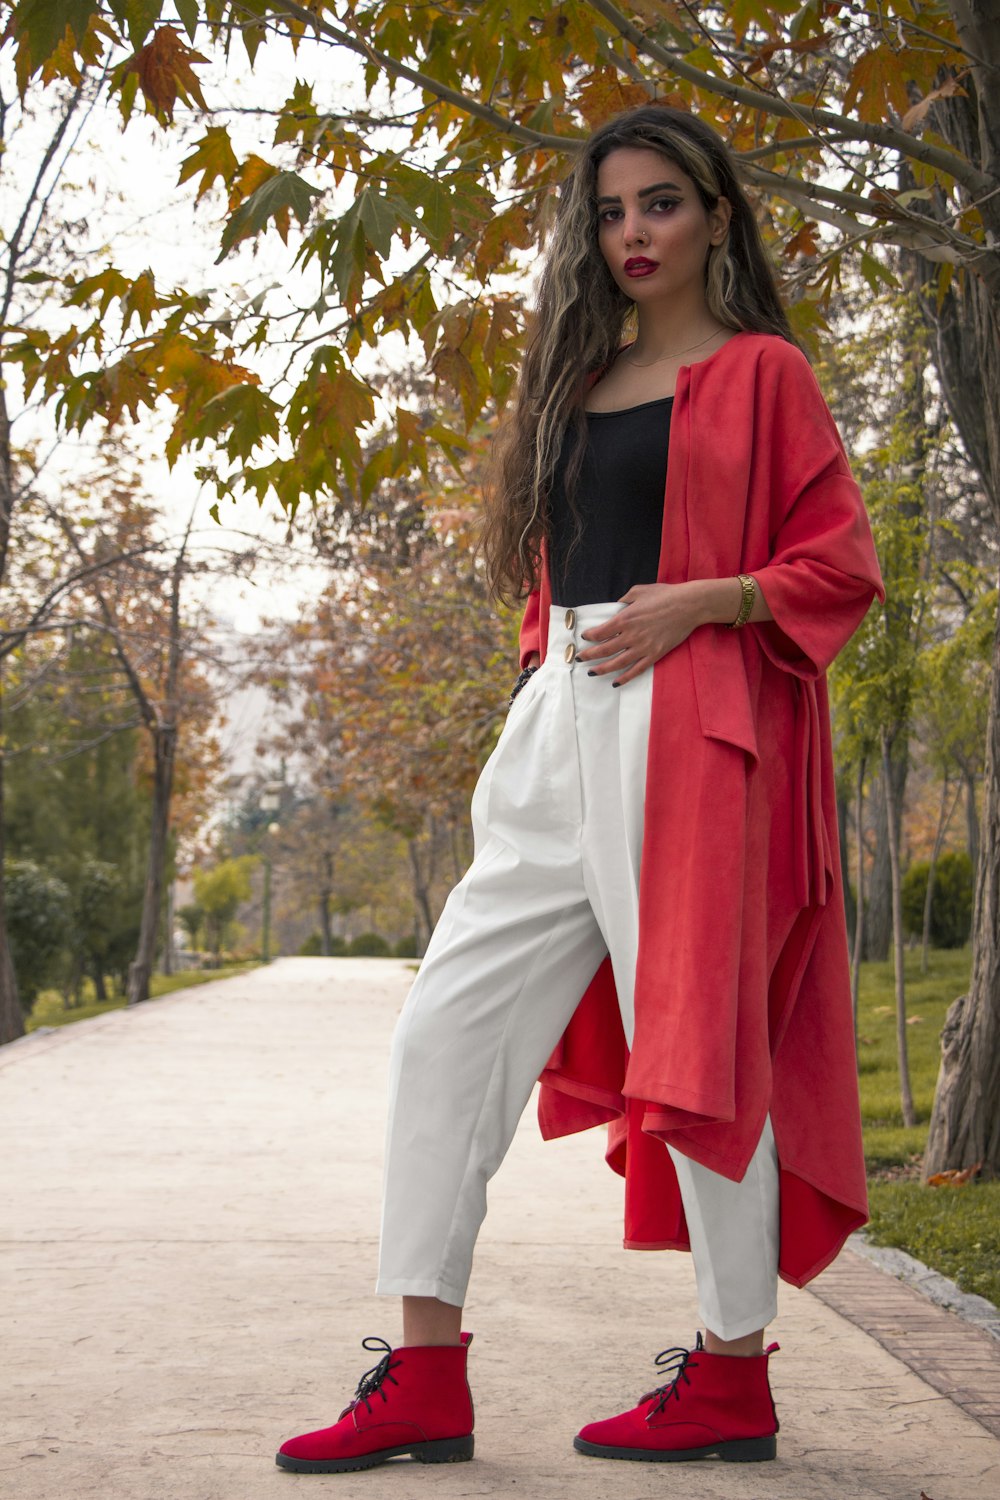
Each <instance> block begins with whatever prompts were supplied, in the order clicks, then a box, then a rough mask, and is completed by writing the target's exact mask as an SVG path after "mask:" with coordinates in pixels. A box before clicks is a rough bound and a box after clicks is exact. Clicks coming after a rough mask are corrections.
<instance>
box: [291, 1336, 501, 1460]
mask: <svg viewBox="0 0 1000 1500" xmlns="http://www.w3.org/2000/svg"><path fill="white" fill-rule="evenodd" d="M471 1343H472V1334H471V1333H463V1334H462V1342H461V1344H441V1345H429V1346H427V1347H425V1348H406V1347H404V1348H402V1349H392V1348H390V1346H389V1345H388V1344H387V1343H386V1341H385V1339H375V1338H369V1339H363V1340H362V1347H363V1348H365V1349H370V1350H372V1351H373V1352H374V1351H375V1350H380V1351H381V1350H384V1351H385V1352H384V1353H383V1354H382V1358H381V1359H380V1360H379V1362H378V1364H377V1365H375V1366H374V1367H373V1368H372V1369H370V1370H367V1371H366V1372H365V1374H364V1375H362V1377H361V1380H360V1381H359V1383H358V1389H357V1391H356V1393H355V1396H354V1400H353V1401H352V1402H351V1404H350V1406H348V1407H346V1408H345V1410H344V1411H342V1412H341V1414H340V1420H339V1421H337V1422H335V1423H334V1425H333V1426H332V1427H323V1428H322V1429H321V1430H320V1431H318V1432H306V1433H304V1434H303V1435H302V1436H301V1437H295V1438H289V1440H288V1442H287V1443H282V1445H281V1448H280V1450H279V1452H278V1453H277V1455H276V1456H275V1463H277V1464H278V1465H279V1466H280V1467H281V1468H282V1469H295V1470H296V1471H297V1472H298V1473H300V1474H341V1473H345V1472H348V1471H350V1470H352V1469H371V1468H374V1466H375V1465H376V1464H381V1463H384V1462H385V1460H386V1459H387V1458H397V1457H399V1455H400V1454H403V1453H408V1454H409V1455H410V1457H411V1458H417V1459H419V1460H420V1462H421V1463H423V1464H448V1463H460V1462H461V1461H462V1460H463V1459H467V1458H471V1457H472V1451H473V1438H472V1420H473V1418H472V1394H471V1392H470V1390H469V1383H468V1381H467V1380H466V1378H465V1366H466V1357H467V1354H468V1349H469V1345H470V1344H471Z"/></svg>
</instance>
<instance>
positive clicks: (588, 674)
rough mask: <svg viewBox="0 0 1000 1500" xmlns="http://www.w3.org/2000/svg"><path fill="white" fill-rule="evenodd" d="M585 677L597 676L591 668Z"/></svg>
mask: <svg viewBox="0 0 1000 1500" xmlns="http://www.w3.org/2000/svg"><path fill="white" fill-rule="evenodd" d="M587 676H588V677H596V676H597V673H596V672H595V671H594V669H593V667H591V668H590V670H589V671H588V673H587Z"/></svg>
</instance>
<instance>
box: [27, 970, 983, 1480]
mask: <svg viewBox="0 0 1000 1500" xmlns="http://www.w3.org/2000/svg"><path fill="white" fill-rule="evenodd" d="M409 978H410V974H409V970H408V966H407V965H406V964H405V963H402V962H399V961H395V960H384V961H383V960H375V959H369V960H362V959H357V960H349V959H327V960H324V959H285V960H281V961H279V962H278V963H276V964H274V965H273V966H272V967H271V968H270V969H267V970H258V971H256V972H254V973H252V974H249V975H245V976H241V977H238V978H235V979H229V980H226V981H223V982H220V983H218V984H213V985H209V986H206V987H204V988H202V989H195V990H189V991H187V992H183V993H181V994H178V995H175V996H172V997H170V998H167V999H163V1000H157V1001H155V1002H153V1003H151V1004H149V1005H146V1006H141V1007H138V1008H137V1009H135V1010H132V1011H127V1012H126V1011H118V1012H114V1013H112V1014H110V1015H107V1016H103V1017H100V1018H99V1019H98V1020H95V1021H89V1022H81V1023H79V1024H78V1025H76V1026H70V1027H67V1028H65V1029H64V1030H60V1031H57V1032H53V1033H50V1034H48V1035H44V1036H40V1037H38V1036H36V1037H31V1038H28V1039H26V1040H25V1041H24V1042H18V1043H15V1044H14V1045H13V1046H11V1047H8V1048H4V1049H2V1050H0V1130H2V1138H3V1140H4V1180H3V1183H2V1185H0V1186H2V1195H0V1204H2V1208H0V1213H2V1216H3V1222H2V1224H0V1235H2V1240H0V1266H2V1276H3V1286H2V1291H0V1307H2V1310H3V1324H2V1337H0V1369H2V1370H3V1376H2V1380H3V1387H4V1394H3V1400H2V1403H0V1412H2V1426H3V1431H2V1434H0V1494H2V1495H3V1496H4V1497H8V1496H9V1497H11V1500H13V1497H17V1500H84V1497H90V1496H93V1497H99V1500H119V1497H120V1500H175V1497H178V1500H179V1497H182V1496H183V1497H184V1500H264V1497H268V1500H270V1497H272V1496H280V1497H283V1500H288V1496H289V1495H291V1493H292V1492H293V1491H295V1492H296V1493H300V1492H301V1489H302V1487H303V1486H304V1488H305V1489H306V1490H309V1492H310V1493H314V1492H315V1493H319V1492H322V1493H323V1494H333V1493H334V1492H336V1493H337V1494H339V1495H343V1496H347V1495H350V1496H351V1497H352V1500H356V1497H358V1496H366V1497H371V1500H381V1497H383V1496H385V1497H392V1500H415V1497H421V1500H423V1497H430V1496H432V1495H433V1496H434V1500H439V1497H440V1500H449V1497H457V1496H479V1495H490V1496H493V1495H504V1494H507V1495H511V1496H518V1495H520V1496H523V1497H527V1500H550V1497H552V1500H554V1497H556V1496H558V1497H559V1500H565V1497H566V1496H572V1497H573V1500H585V1497H588V1496H593V1497H598V1496H599V1497H601V1500H612V1497H613V1500H645V1497H654V1496H655V1497H661V1496H677V1497H685V1500H688V1497H691V1496H698V1497H704V1500H920V1497H921V1493H923V1495H924V1496H926V1497H928V1500H996V1497H997V1496H998V1495H1000V1440H998V1437H997V1436H996V1435H995V1434H994V1432H991V1431H990V1430H988V1426H987V1425H983V1424H984V1423H987V1424H989V1423H991V1422H993V1423H996V1422H997V1420H998V1419H1000V1402H998V1400H997V1399H996V1398H997V1396H998V1395H1000V1353H998V1350H997V1347H996V1345H995V1344H994V1342H993V1341H991V1340H990V1339H989V1338H988V1337H987V1336H986V1335H984V1334H982V1333H978V1332H976V1331H975V1330H967V1329H966V1328H965V1325H963V1324H961V1323H960V1322H959V1321H958V1320H957V1319H955V1318H954V1317H953V1316H952V1315H951V1314H949V1313H945V1312H941V1311H940V1310H938V1309H930V1311H931V1312H932V1313H933V1314H934V1315H935V1317H936V1318H937V1319H938V1320H943V1322H941V1321H936V1322H934V1323H933V1326H931V1327H930V1329H929V1331H928V1326H926V1325H920V1318H919V1316H917V1315H918V1314H922V1313H923V1312H926V1311H927V1307H926V1305H925V1304H924V1302H923V1299H921V1298H919V1296H917V1294H916V1293H913V1292H912V1291H909V1290H908V1289H906V1288H902V1287H898V1286H897V1284H896V1283H895V1282H893V1281H891V1280H890V1279H888V1278H884V1279H883V1278H882V1273H880V1272H878V1271H877V1270H875V1269H874V1268H872V1267H870V1266H867V1265H864V1264H863V1263H861V1262H860V1261H859V1260H857V1258H852V1259H850V1260H849V1259H847V1258H842V1259H841V1261H840V1262H839V1263H838V1266H839V1269H838V1268H836V1267H835V1268H833V1269H832V1270H831V1271H830V1272H829V1273H827V1276H826V1277H823V1278H820V1280H819V1281H818V1282H817V1283H816V1287H817V1290H818V1291H819V1292H820V1293H821V1294H822V1297H821V1296H820V1295H816V1296H814V1295H811V1294H810V1293H809V1292H797V1291H794V1290H792V1289H789V1288H785V1287H783V1288H782V1300H781V1312H780V1317H779V1322H778V1324H777V1326H776V1329H775V1334H776V1336H777V1337H778V1338H779V1339H780V1340H781V1342H782V1344H783V1349H782V1352H781V1353H780V1354H779V1355H777V1356H776V1357H775V1359H774V1360H773V1361H772V1372H773V1377H774V1386H775V1393H776V1398H777V1402H778V1406H779V1410H780V1412H781V1417H782V1431H781V1437H780V1439H779V1458H778V1460H777V1461H776V1462H775V1463H770V1464H760V1465H756V1464H748V1465H735V1464H720V1463H718V1462H709V1463H703V1464H700V1465H698V1466H697V1467H693V1466H691V1465H682V1466H679V1467H673V1466H671V1468H669V1469H667V1468H664V1467H663V1466H659V1465H645V1464H616V1463H606V1462H601V1461H598V1460H595V1459H588V1458H584V1457H582V1456H580V1455H578V1454H575V1453H574V1452H573V1450H572V1448H571V1445H570V1439H571V1438H572V1435H573V1433H574V1432H575V1431H576V1429H577V1427H578V1426H579V1425H580V1424H581V1423H582V1422H584V1421H586V1420H589V1419H592V1418H594V1417H597V1416H599V1415H606V1414H607V1415H609V1414H611V1413H612V1412H613V1411H615V1410H616V1409H618V1408H619V1407H620V1406H623V1405H626V1404H630V1403H631V1401H632V1400H634V1399H635V1398H637V1397H638V1396H639V1395H640V1394H641V1392H642V1391H643V1390H644V1389H646V1388H647V1387H648V1386H649V1385H650V1384H651V1383H652V1359H653V1356H654V1355H655V1354H656V1353H657V1351H658V1350H659V1349H661V1348H662V1347H664V1346H667V1345H672V1344H678V1343H682V1342H685V1343H686V1342H689V1341H690V1339H691V1337H692V1335H693V1333H694V1330H695V1328H696V1326H697V1321H698V1320H697V1314H696V1310H695V1301H694V1297H693V1294H692V1282H691V1272H690V1263H689V1260H688V1257H687V1256H682V1255H672V1254H665V1255H655V1256H654V1255H635V1254H629V1253H625V1252H623V1251H622V1250H621V1249H620V1248H619V1243H620V1207H621V1205H620V1188H619V1184H618V1181H617V1179H616V1178H614V1177H613V1175H612V1174H611V1173H610V1172H608V1171H607V1169H606V1168H605V1167H604V1166H603V1163H602V1160H601V1149H600V1147H601V1142H600V1141H599V1140H598V1139H597V1137H596V1136H594V1135H591V1136H589V1137H588V1136H582V1137H579V1138H577V1139H575V1140H570V1141H566V1142H561V1143H558V1144H554V1145H543V1144H542V1142H541V1141H540V1139H539V1138H538V1135H537V1129H536V1126H535V1124H534V1121H533V1119H532V1118H531V1115H530V1113H529V1115H528V1116H526V1118H525V1120H524V1121H523V1123H522V1127H521V1130H520V1133H519V1135H518V1138H517V1141H516V1142H515V1145H514V1148H513V1150H512V1153H511V1157H510V1159H509V1160H508V1162H507V1163H506V1165H505V1168H504V1170H503V1171H502V1172H501V1173H500V1175H499V1177H498V1178H497V1180H496V1183H495V1185H494V1190H493V1194H492V1208H491V1214H490V1218H489V1221H488V1224H487V1230H486V1233H485V1235H484V1238H483V1240H482V1242H481V1250H480V1255H479V1258H478V1261H477V1270H476V1275H475V1278H474V1281H473V1287H472V1292H471V1296H470V1302H469V1313H468V1321H469V1324H470V1325H471V1326H472V1327H473V1328H475V1329H477V1330H479V1333H478V1337H477V1340H476V1344H475V1346H474V1348H473V1351H472V1355H471V1373H472V1380H473V1386H474V1390H475V1394H476V1400H477V1405H478V1412H479V1420H478V1423H477V1430H476V1443H477V1453H478V1456H477V1459H476V1461H475V1462H474V1463H472V1464H459V1465H455V1466H453V1467H452V1466H448V1467H435V1468H424V1467H423V1466H422V1465H418V1464H413V1463H409V1462H398V1463H395V1464H393V1465H391V1466H389V1467H388V1468H383V1469H376V1470H372V1471H370V1472H368V1473H366V1474H360V1475H344V1476H340V1475H329V1476H318V1475H317V1476H302V1475H292V1474H288V1473H285V1472H283V1471H280V1470H278V1469H277V1468H275V1466H274V1463H273V1452H274V1450H275V1448H276V1447H277V1445H278V1443H279V1442H280V1441H281V1440H282V1439H283V1438H284V1437H286V1436H289V1435H290V1434H292V1433H294V1432H298V1431H303V1430H305V1429H306V1428H308V1427H312V1426H319V1425H324V1424H325V1423H327V1422H329V1421H332V1420H333V1419H334V1417H335V1416H336V1414H337V1412H338V1411H339V1410H340V1407H341V1406H342V1405H343V1404H344V1403H345V1401H346V1400H347V1398H348V1397H349V1396H350V1395H351V1394H352V1392H353V1389H354V1385H355V1383H356V1381H357V1379H358V1377H359V1375H360V1373H361V1371H362V1370H363V1369H364V1368H365V1366H366V1365H367V1364H370V1363H372V1362H373V1361H372V1360H371V1359H368V1358H366V1356H365V1355H363V1354H362V1353H361V1351H360V1349H359V1347H358V1346H359V1341H360V1339H361V1338H362V1336H363V1335H365V1334H368V1333H383V1334H384V1335H385V1336H386V1337H387V1338H389V1339H393V1340H394V1339H396V1338H397V1337H398V1332H399V1330H398V1326H397V1323H396V1316H397V1314H396V1308H395V1306H394V1305H393V1304H392V1303H391V1302H387V1301H384V1300H382V1299H376V1298H375V1297H374V1296H373V1295H372V1293H371V1285H372V1281H373V1276H374V1269H375V1246H376V1242H375V1234H376V1229H377V1223H378V1193H379V1159H380V1155H381V1145H382V1139H381V1137H382V1109H383V1103H382V1101H383V1084H384V1078H385V1063H386V1052H387V1042H388V1037H389V1033H390V1031H391V1028H392V1024H393V1021H394V1018H395V1015H396V1013H397V1011H398V1008H399V1006H400V1004H401V1002H402V999H403V997H404V995H405V993H406V989H407V986H408V983H409ZM852 1277H853V1282H852ZM871 1277H875V1278H878V1279H877V1280H876V1281H875V1282H874V1283H872V1282H871V1279H870V1278H871ZM859 1278H860V1279H859ZM866 1278H867V1279H866ZM824 1287H826V1288H827V1291H826V1292H824V1290H823V1289H824ZM873 1287H874V1291H873ZM880 1292H882V1293H883V1294H884V1295H883V1296H879V1293H880ZM900 1295H902V1298H903V1300H902V1301H900V1300H899V1297H900ZM866 1297H867V1298H869V1308H868V1310H867V1311H866V1309H865V1306H864V1303H865V1298H866ZM872 1297H874V1298H875V1301H874V1303H872V1302H871V1298H872ZM824 1299H825V1300H824ZM907 1299H910V1300H907ZM886 1309H888V1311H886ZM880 1311H881V1314H882V1315H883V1316H882V1321H883V1323H887V1324H888V1328H889V1334H891V1335H892V1338H894V1339H895V1345H894V1346H893V1347H891V1348H886V1347H883V1343H882V1342H879V1338H878V1337H873V1336H872V1335H871V1334H870V1333H869V1332H867V1331H866V1326H868V1325H871V1324H872V1322H873V1318H874V1314H875V1313H879V1312H880ZM852 1320H853V1321H852ZM874 1320H875V1321H877V1318H875V1319H874ZM859 1324H860V1325H861V1326H859ZM911 1326H912V1327H913V1328H914V1329H915V1336H914V1339H913V1340H912V1341H910V1342H908V1340H907V1335H908V1330H909V1329H910V1328H911ZM875 1332H876V1334H879V1337H882V1338H883V1341H884V1342H891V1340H889V1338H888V1337H887V1335H886V1331H885V1329H883V1330H882V1332H881V1333H879V1329H878V1328H876V1329H875ZM969 1338H972V1339H973V1340H974V1341H979V1342H977V1343H974V1344H973V1345H972V1346H971V1347H972V1350H973V1354H974V1355H975V1358H974V1359H973V1358H972V1357H971V1356H968V1357H966V1356H962V1358H963V1359H964V1365H963V1370H964V1373H962V1374H961V1375H960V1376H959V1377H956V1376H955V1375H954V1371H951V1372H950V1366H949V1357H948V1351H950V1350H956V1349H957V1350H961V1349H963V1348H964V1349H966V1350H968V1348H969V1347H970V1346H969V1345H968V1339H969ZM924 1361H926V1363H927V1365H928V1366H931V1365H933V1367H934V1369H933V1372H932V1373H934V1375H935V1386H936V1387H937V1388H935V1386H932V1385H930V1384H928V1383H927V1382H926V1381H925V1380H924V1379H922V1378H921V1376H920V1374H918V1373H917V1370H918V1369H920V1368H921V1367H922V1362H924ZM942 1362H943V1363H942ZM949 1381H950V1382H951V1383H952V1384H953V1385H954V1387H955V1390H954V1394H955V1395H956V1396H957V1398H958V1400H960V1401H964V1402H965V1405H966V1407H967V1410H963V1409H962V1407H961V1406H960V1405H959V1404H956V1401H954V1400H952V1399H950V1398H949V1396H948V1395H946V1394H943V1393H942V1390H941V1387H942V1385H943V1386H944V1387H945V1388H947V1387H948V1384H949ZM973 1410H976V1415H975V1416H974V1415H971V1414H970V1412H972V1411H973ZM998 1430H1000V1429H998Z"/></svg>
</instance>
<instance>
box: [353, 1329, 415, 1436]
mask: <svg viewBox="0 0 1000 1500" xmlns="http://www.w3.org/2000/svg"><path fill="white" fill-rule="evenodd" d="M361 1347H362V1349H367V1350H368V1352H369V1354H374V1353H375V1351H376V1349H381V1350H383V1351H384V1352H383V1354H382V1358H381V1359H380V1360H379V1362H378V1364H377V1365H372V1367H371V1369H370V1370H366V1371H365V1373H364V1374H363V1375H362V1377H361V1379H360V1380H359V1381H358V1388H357V1390H356V1391H355V1392H354V1399H353V1400H352V1401H351V1403H350V1405H349V1406H346V1407H345V1408H344V1410H343V1411H342V1412H341V1416H342V1417H346V1415H347V1413H348V1412H349V1411H353V1410H354V1408H355V1407H356V1406H357V1405H358V1403H359V1402H360V1401H363V1402H364V1403H365V1409H366V1410H367V1411H368V1412H369V1414H370V1413H371V1409H372V1406H371V1402H372V1397H373V1396H381V1397H382V1400H383V1401H388V1399H389V1397H388V1395H387V1394H386V1392H385V1391H384V1390H383V1389H382V1386H383V1384H384V1383H385V1381H387V1380H391V1381H392V1383H393V1385H398V1384H399V1381H398V1380H397V1379H396V1377H395V1375H393V1374H392V1371H393V1370H394V1369H395V1368H396V1366H397V1365H399V1364H402V1360H399V1359H395V1360H394V1359H393V1357H392V1345H391V1344H387V1343H386V1341H385V1339H379V1338H367V1339H362V1340H361Z"/></svg>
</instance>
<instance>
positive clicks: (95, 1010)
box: [24, 960, 259, 1031]
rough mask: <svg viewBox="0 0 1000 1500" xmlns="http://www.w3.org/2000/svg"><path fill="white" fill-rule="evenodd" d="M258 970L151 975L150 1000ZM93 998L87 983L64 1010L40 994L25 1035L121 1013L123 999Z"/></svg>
mask: <svg viewBox="0 0 1000 1500" xmlns="http://www.w3.org/2000/svg"><path fill="white" fill-rule="evenodd" d="M258 967H259V965H258V964H257V962H256V960H251V961H250V962H248V963H242V964H229V965H227V966H226V967H225V968H221V969H184V970H183V971H182V972H181V973H179V974H154V975H153V978H152V980H151V981H150V986H149V988H150V992H151V998H153V999H155V998H156V997H157V996H159V995H170V994H173V992H174V990H187V989H190V988H191V987H192V986H193V985H196V984H211V983H212V981H213V980H215V979H228V978H229V977H230V975H232V974H245V973H246V972H247V970H249V969H256V968H258ZM93 995H94V988H93V985H92V984H91V982H90V980H87V981H86V984H85V986H84V1000H83V1004H82V1005H74V1006H72V1007H71V1008H70V1009H69V1010H67V1009H66V1007H65V1005H64V1004H63V998H62V996H61V995H60V994H59V993H58V991H57V990H43V991H42V993H41V994H40V995H39V997H38V999H37V1000H36V1001H35V1003H34V1005H33V1006H32V1009H31V1014H30V1016H28V1018H27V1020H26V1021H25V1023H24V1029H25V1031H37V1030H38V1028H39V1027H40V1026H68V1025H69V1024H70V1023H71V1022H73V1021H88V1020H89V1019H90V1018H91V1016H103V1015H104V1014H105V1013H106V1012H107V1011H109V1010H123V1009H124V1006H125V997H124V995H116V996H115V998H114V999H112V1000H106V1001H104V1002H103V1003H102V1002H99V1001H97V1000H95V999H94V998H93Z"/></svg>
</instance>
